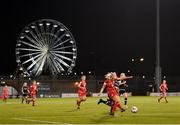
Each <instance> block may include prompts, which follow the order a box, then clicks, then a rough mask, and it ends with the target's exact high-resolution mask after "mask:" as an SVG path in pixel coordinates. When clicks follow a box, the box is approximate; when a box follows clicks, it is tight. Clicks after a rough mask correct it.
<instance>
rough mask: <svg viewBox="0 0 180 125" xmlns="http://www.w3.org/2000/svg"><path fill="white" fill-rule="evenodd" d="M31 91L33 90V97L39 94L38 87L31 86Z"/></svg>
mask: <svg viewBox="0 0 180 125" xmlns="http://www.w3.org/2000/svg"><path fill="white" fill-rule="evenodd" d="M30 90H31V94H32V95H36V94H37V85H31V86H30Z"/></svg>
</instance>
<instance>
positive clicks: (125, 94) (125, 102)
mask: <svg viewBox="0 0 180 125" xmlns="http://www.w3.org/2000/svg"><path fill="white" fill-rule="evenodd" d="M123 96H124V106H125V108H128V106H127V99H128V94H127V93H126V92H124V94H123Z"/></svg>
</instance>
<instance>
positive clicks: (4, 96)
mask: <svg viewBox="0 0 180 125" xmlns="http://www.w3.org/2000/svg"><path fill="white" fill-rule="evenodd" d="M7 98H8V86H7V84H5V86H4V87H3V101H4V102H7Z"/></svg>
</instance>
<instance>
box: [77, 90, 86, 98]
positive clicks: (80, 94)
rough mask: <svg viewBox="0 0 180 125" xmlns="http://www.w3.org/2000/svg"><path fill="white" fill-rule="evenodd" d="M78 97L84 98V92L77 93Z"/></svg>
mask: <svg viewBox="0 0 180 125" xmlns="http://www.w3.org/2000/svg"><path fill="white" fill-rule="evenodd" d="M78 96H79V97H84V96H86V92H84V91H78Z"/></svg>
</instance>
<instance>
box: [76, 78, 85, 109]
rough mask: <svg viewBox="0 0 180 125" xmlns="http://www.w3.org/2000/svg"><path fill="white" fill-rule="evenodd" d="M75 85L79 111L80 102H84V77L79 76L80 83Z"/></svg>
mask: <svg viewBox="0 0 180 125" xmlns="http://www.w3.org/2000/svg"><path fill="white" fill-rule="evenodd" d="M75 85H76V86H77V87H78V99H77V109H80V105H81V102H83V101H86V76H85V75H83V76H81V81H80V82H76V83H75Z"/></svg>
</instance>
